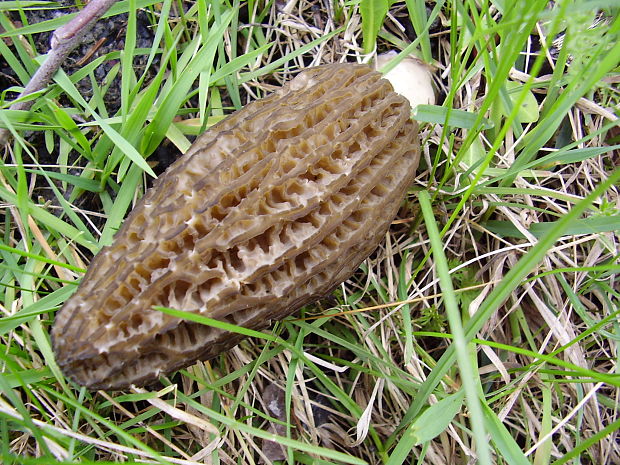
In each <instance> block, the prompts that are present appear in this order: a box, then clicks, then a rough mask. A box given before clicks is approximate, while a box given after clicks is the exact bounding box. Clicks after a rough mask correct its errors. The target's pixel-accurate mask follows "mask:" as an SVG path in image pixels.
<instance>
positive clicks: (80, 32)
mask: <svg viewBox="0 0 620 465" xmlns="http://www.w3.org/2000/svg"><path fill="white" fill-rule="evenodd" d="M117 1H118V0H92V1H91V2H89V3H88V5H86V7H84V9H83V10H82V11H80V12H79V13H78V14H77V15H76V16H75V18H73V19H72V20H71V21H69V22H68V23H67V24H65V25H64V26H62V27H60V28H58V29H57V30H56V31H55V32H54V34H53V35H52V40H51V44H50V50H49V52H48V53H47V59H46V60H45V62H44V63H43V64H42V65H41V66H40V67H39V69H38V70H37V71H36V73H34V76H32V78H31V79H30V82H28V84H27V85H26V87H25V88H24V90H23V91H22V93H21V94H19V96H18V98H17V99H16V100H17V101H16V102H15V103H14V104H13V105H11V107H10V109H11V110H28V109H30V107H31V106H32V104H33V102H34V100H20V99H22V98H23V97H25V96H26V95H30V94H32V93H34V92H38V91H39V90H41V89H43V88H45V86H46V85H47V84H48V83H49V82H50V80H51V79H52V76H54V73H56V71H58V69H59V68H60V66H61V65H62V63H63V61H65V60H66V59H67V57H68V56H69V54H70V53H71V51H72V50H73V49H74V48H75V47H77V46H78V45H79V44H80V43H81V41H82V39H83V38H84V36H85V35H86V34H87V33H88V32H89V31H90V30H91V29H92V28H93V26H94V25H95V23H96V22H97V21H98V20H99V18H101V17H102V16H103V15H104V14H105V12H106V11H108V10H109V9H110V7H111V6H112V5H113V4H114V3H116V2H117ZM8 135H9V131H8V129H6V128H0V145H4V144H5V143H6V141H7V138H8Z"/></svg>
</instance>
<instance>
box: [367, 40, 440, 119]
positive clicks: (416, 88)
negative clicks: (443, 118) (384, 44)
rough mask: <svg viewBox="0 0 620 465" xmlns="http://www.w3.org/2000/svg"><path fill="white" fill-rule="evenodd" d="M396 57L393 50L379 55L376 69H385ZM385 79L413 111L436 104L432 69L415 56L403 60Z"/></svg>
mask: <svg viewBox="0 0 620 465" xmlns="http://www.w3.org/2000/svg"><path fill="white" fill-rule="evenodd" d="M396 55H398V54H397V53H396V52H395V51H393V50H392V51H389V52H387V53H382V54H381V55H378V56H377V60H376V61H375V67H376V69H377V70H380V69H381V68H383V67H384V66H385V65H386V64H388V63H389V62H390V61H391V60H392V59H393V58H394V57H395V56H396ZM384 77H385V78H386V79H387V80H388V81H390V83H391V84H392V86H393V87H394V90H395V91H396V92H397V93H399V94H400V95H402V96H403V97H406V98H407V100H409V103H410V104H411V108H412V109H413V108H415V107H417V106H418V105H434V104H435V91H434V90H433V84H432V82H433V78H432V71H431V67H430V66H429V65H427V64H426V63H424V62H423V61H421V60H420V59H418V58H416V57H414V56H413V55H410V56H408V57H406V58H403V59H402V61H401V62H400V63H398V64H397V65H396V66H395V67H394V69H392V70H391V71H390V72H388V73H387V74H385V76H384Z"/></svg>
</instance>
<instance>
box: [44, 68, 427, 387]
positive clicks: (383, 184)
mask: <svg viewBox="0 0 620 465" xmlns="http://www.w3.org/2000/svg"><path fill="white" fill-rule="evenodd" d="M419 156H420V152H419V142H418V138H417V125H416V123H415V122H413V121H412V120H411V119H410V107H409V103H408V102H407V100H406V99H405V98H403V97H401V96H400V95H398V94H396V93H395V92H393V90H392V87H391V85H390V84H389V82H387V81H386V80H385V79H382V78H381V75H380V74H379V73H377V72H375V71H372V69H371V68H370V67H368V66H365V65H354V64H335V65H327V66H320V67H317V68H311V69H308V70H306V71H303V72H302V73H300V74H299V75H298V76H297V77H296V78H295V79H293V80H292V81H291V82H289V83H288V84H287V85H285V86H284V87H282V88H281V89H280V90H278V91H277V92H275V93H274V94H272V95H270V96H268V97H267V98H264V99H262V100H258V101H256V102H253V103H251V104H249V105H247V106H246V107H245V108H244V109H242V110H240V111H238V112H236V113H234V114H232V115H230V116H229V117H228V118H226V119H225V120H223V121H221V122H220V123H218V124H217V125H215V126H213V127H212V128H211V129H209V130H208V131H206V132H205V133H204V134H202V135H201V136H200V137H199V138H198V139H197V140H196V142H195V143H194V144H193V145H192V147H191V148H190V149H189V151H188V152H187V153H186V154H185V155H184V156H183V157H181V158H180V159H179V160H177V161H176V162H175V163H174V164H173V165H172V166H171V167H170V168H169V169H168V170H167V171H166V173H164V174H163V175H162V176H161V177H160V178H159V179H158V180H157V181H156V183H155V185H154V186H153V188H152V189H151V190H150V191H149V192H147V194H146V195H145V196H144V197H143V198H142V199H141V200H140V202H139V203H138V204H137V205H136V207H135V208H134V210H133V211H132V212H131V214H130V215H129V216H128V218H127V220H126V221H125V223H124V224H123V227H122V228H121V229H120V230H119V231H118V233H117V234H116V236H115V238H114V243H113V244H112V245H111V246H109V247H104V248H103V249H102V250H101V251H100V252H99V254H98V255H97V256H96V257H95V258H94V259H93V261H92V263H91V265H90V267H89V269H88V272H87V273H86V275H85V276H84V278H83V279H82V282H81V284H80V286H79V287H78V289H77V291H76V292H75V294H74V295H73V296H72V297H71V298H70V299H69V300H68V301H67V302H66V303H65V305H64V307H63V308H62V309H61V310H60V312H59V313H58V314H57V316H56V321H55V324H54V327H53V329H52V339H53V345H54V351H55V353H56V357H57V360H58V363H59V365H60V367H61V368H62V370H63V372H64V373H65V374H66V375H67V376H68V377H69V378H71V379H73V380H74V381H76V382H77V383H79V384H82V385H85V386H87V387H89V388H91V389H122V388H125V387H127V386H129V385H131V384H137V385H140V384H148V383H150V382H152V381H154V380H156V379H157V377H158V375H160V374H162V373H168V372H171V371H173V370H176V369H179V368H182V367H184V366H187V365H190V364H192V363H193V362H195V361H196V360H200V359H202V360H204V359H209V358H212V357H214V356H216V355H218V354H219V353H221V352H222V351H224V350H226V349H228V348H230V347H232V346H234V345H235V344H237V343H238V342H239V340H240V336H239V335H238V334H232V333H229V332H226V331H222V330H219V329H216V328H213V327H209V326H203V325H199V324H195V323H192V322H188V321H186V320H181V319H178V318H174V317H172V316H169V315H167V314H164V313H162V312H159V311H156V310H153V309H152V307H153V306H164V307H171V308H176V309H179V310H183V311H186V312H193V313H198V314H201V315H203V316H207V317H210V318H216V319H219V320H222V321H227V322H230V323H234V324H237V325H240V326H244V327H248V328H254V329H260V328H264V327H266V326H268V325H269V323H270V321H271V320H278V319H281V318H283V317H285V316H287V315H290V314H291V313H293V312H294V311H295V310H297V309H298V308H300V307H301V306H303V305H306V304H308V303H311V302H313V301H314V300H316V299H317V298H320V297H321V296H323V295H325V294H326V293H328V292H329V291H330V290H331V289H332V288H334V287H335V286H337V285H338V284H339V283H341V282H342V281H343V280H345V279H346V278H348V277H349V276H350V275H351V274H352V273H353V271H355V269H356V268H357V267H358V266H359V264H360V263H361V262H362V261H363V260H364V259H365V258H366V257H367V256H368V255H369V254H370V253H371V252H372V251H373V250H374V249H375V248H376V247H377V245H378V243H379V242H380V240H381V238H382V236H383V235H384V234H385V232H386V230H387V228H388V227H389V224H390V222H391V221H392V220H393V218H394V216H395V215H396V213H397V210H398V208H399V205H400V203H401V201H402V199H403V197H404V195H405V193H406V191H407V188H408V187H409V186H410V184H411V182H412V180H413V177H414V174H415V170H416V168H417V165H418V160H419Z"/></svg>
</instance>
